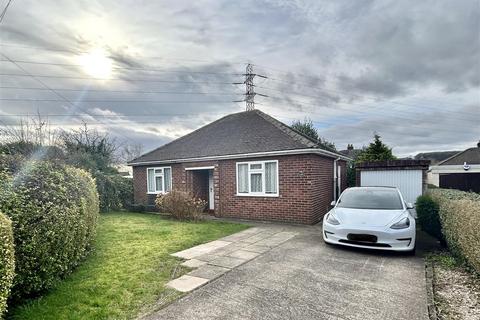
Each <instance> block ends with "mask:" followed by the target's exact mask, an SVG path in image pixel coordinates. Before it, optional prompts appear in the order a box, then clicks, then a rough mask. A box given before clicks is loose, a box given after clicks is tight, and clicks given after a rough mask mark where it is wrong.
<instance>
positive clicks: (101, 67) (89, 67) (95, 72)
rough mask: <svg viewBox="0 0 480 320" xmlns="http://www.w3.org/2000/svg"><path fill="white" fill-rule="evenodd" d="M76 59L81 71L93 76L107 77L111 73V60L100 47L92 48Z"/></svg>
mask: <svg viewBox="0 0 480 320" xmlns="http://www.w3.org/2000/svg"><path fill="white" fill-rule="evenodd" d="M78 60H79V63H80V65H81V67H82V69H83V71H84V72H85V73H86V74H88V75H90V76H92V77H94V78H101V79H108V78H110V76H111V75H112V60H111V59H110V58H109V57H108V56H107V54H106V53H105V51H104V50H102V49H92V50H90V51H89V52H88V53H85V54H83V55H81V56H80V57H78Z"/></svg>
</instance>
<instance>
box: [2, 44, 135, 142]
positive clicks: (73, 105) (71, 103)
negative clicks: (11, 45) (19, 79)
mask: <svg viewBox="0 0 480 320" xmlns="http://www.w3.org/2000/svg"><path fill="white" fill-rule="evenodd" d="M0 54H1V55H2V56H4V57H5V59H7V60H10V58H9V57H8V56H7V55H5V54H4V53H0ZM11 62H12V63H13V64H14V65H15V66H17V68H19V69H20V70H21V71H22V72H24V73H25V74H26V75H29V76H30V77H31V78H32V79H34V80H35V81H37V82H38V83H40V84H41V85H42V86H43V87H45V88H48V89H50V91H51V92H53V93H54V94H55V95H57V96H58V97H60V98H61V99H63V100H64V101H65V102H67V103H68V104H69V105H70V106H72V107H73V108H75V109H77V108H78V109H80V110H81V111H83V112H85V113H86V114H88V115H90V116H92V115H91V114H90V113H89V112H88V111H87V110H85V109H83V108H80V107H79V106H77V105H75V104H74V103H73V102H71V101H70V100H69V99H67V98H66V97H64V96H63V95H62V94H60V93H58V92H57V91H55V90H53V89H51V88H50V87H49V86H48V85H47V84H45V83H44V82H43V81H41V80H40V79H38V78H37V77H35V75H31V74H30V73H29V72H28V71H27V70H25V69H24V68H23V67H22V66H20V65H19V64H18V63H16V62H14V61H11ZM92 117H94V116H92ZM95 120H96V121H98V122H100V123H102V124H104V125H106V124H105V123H103V122H101V121H100V120H98V119H95ZM120 135H121V136H123V137H124V138H126V139H128V140H131V141H134V140H133V139H131V138H130V137H127V136H125V135H123V134H120ZM134 142H136V141H134Z"/></svg>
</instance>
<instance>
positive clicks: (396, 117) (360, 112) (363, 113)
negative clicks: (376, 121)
mask: <svg viewBox="0 0 480 320" xmlns="http://www.w3.org/2000/svg"><path fill="white" fill-rule="evenodd" d="M270 98H272V99H276V100H284V101H292V102H297V103H298V104H299V105H311V106H314V107H318V105H316V104H310V103H306V102H303V101H298V100H294V99H284V98H279V97H272V96H271V97H270ZM330 108H332V107H330ZM345 111H350V112H354V113H358V114H360V115H362V116H364V117H367V116H368V117H372V114H367V113H365V112H362V111H360V110H350V109H347V110H345ZM375 113H376V114H377V115H380V114H382V115H383V116H387V117H390V118H393V119H401V120H406V121H410V122H411V121H412V118H406V117H401V116H397V115H392V114H388V113H379V112H375ZM307 114H315V115H324V114H322V113H318V112H308V113H307ZM363 119H364V118H363ZM457 120H460V119H457ZM464 121H465V120H464ZM472 121H474V120H472ZM422 122H427V123H434V124H437V123H438V121H429V120H422ZM407 125H408V126H414V127H424V126H423V125H414V124H411V123H407ZM442 131H447V132H455V133H465V130H452V129H442Z"/></svg>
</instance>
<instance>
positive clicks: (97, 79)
mask: <svg viewBox="0 0 480 320" xmlns="http://www.w3.org/2000/svg"><path fill="white" fill-rule="evenodd" d="M0 76H11V77H30V75H27V74H15V73H0ZM31 76H32V77H35V78H52V79H76V80H96V81H125V82H151V83H190V84H229V85H233V84H235V83H234V82H225V81H223V82H221V81H218V82H215V81H178V80H151V79H128V78H126V79H121V78H95V77H74V76H54V75H44V74H31Z"/></svg>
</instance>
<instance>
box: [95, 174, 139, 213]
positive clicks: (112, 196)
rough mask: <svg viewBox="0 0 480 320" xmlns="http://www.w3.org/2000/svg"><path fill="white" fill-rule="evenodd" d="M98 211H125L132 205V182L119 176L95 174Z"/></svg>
mask: <svg viewBox="0 0 480 320" xmlns="http://www.w3.org/2000/svg"><path fill="white" fill-rule="evenodd" d="M95 180H96V184H97V190H98V195H99V198H100V211H101V212H108V211H117V210H120V209H127V208H129V206H130V205H131V204H132V203H133V181H132V179H128V178H124V177H122V176H121V175H119V174H114V175H107V174H104V173H102V172H97V173H96V174H95Z"/></svg>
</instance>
